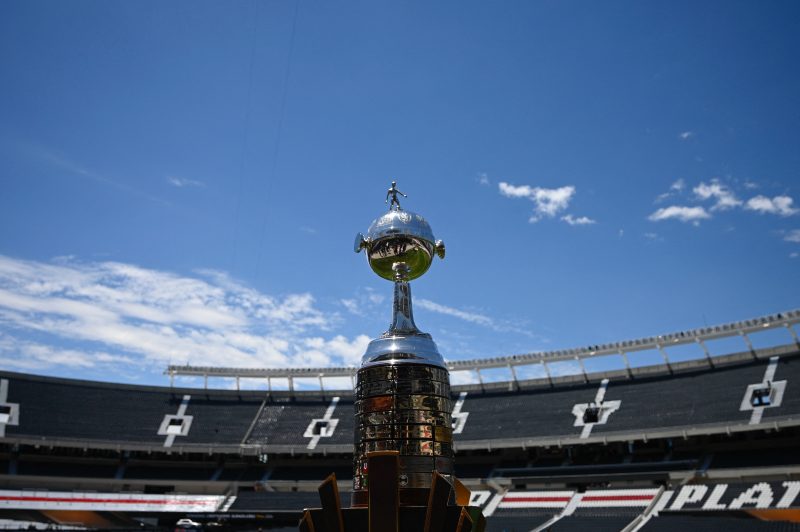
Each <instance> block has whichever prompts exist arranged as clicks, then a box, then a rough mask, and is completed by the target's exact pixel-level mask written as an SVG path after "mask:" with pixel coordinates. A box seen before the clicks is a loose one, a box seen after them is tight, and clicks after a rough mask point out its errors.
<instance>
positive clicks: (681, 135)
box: [678, 131, 694, 140]
mask: <svg viewBox="0 0 800 532" xmlns="http://www.w3.org/2000/svg"><path fill="white" fill-rule="evenodd" d="M692 137H694V131H682V132H680V133H678V138H680V139H681V140H689V139H690V138H692Z"/></svg>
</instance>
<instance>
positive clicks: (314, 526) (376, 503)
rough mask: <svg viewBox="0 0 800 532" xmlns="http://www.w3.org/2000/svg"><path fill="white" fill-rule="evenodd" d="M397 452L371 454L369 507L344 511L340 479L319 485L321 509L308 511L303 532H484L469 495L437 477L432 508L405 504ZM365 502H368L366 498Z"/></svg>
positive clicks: (332, 478)
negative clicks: (402, 502)
mask: <svg viewBox="0 0 800 532" xmlns="http://www.w3.org/2000/svg"><path fill="white" fill-rule="evenodd" d="M398 456H399V453H398V452H397V451H380V452H374V453H369V454H368V455H367V464H368V465H367V470H368V472H369V487H368V504H367V505H366V506H357V507H353V508H345V509H342V508H341V503H340V498H339V488H338V486H337V484H336V476H335V475H331V476H329V477H328V478H327V479H325V481H324V482H323V483H322V484H321V485H320V487H319V494H320V500H321V503H322V508H315V509H306V510H305V511H304V512H303V519H302V520H301V521H300V532H484V529H485V527H486V519H485V518H484V517H483V513H482V512H481V509H480V508H479V507H477V506H468V504H469V496H470V493H469V490H467V489H466V488H465V487H464V486H463V484H461V483H460V482H458V480H456V481H455V487H454V486H453V485H452V484H451V483H450V482H449V481H448V480H447V478H445V477H443V476H442V475H440V474H439V473H437V472H433V479H432V483H431V489H430V490H429V493H428V504H427V506H421V505H420V506H416V505H415V506H410V505H408V506H407V505H403V504H401V500H400V497H399V490H398V485H399V484H398V464H399V462H398ZM362 498H363V497H362Z"/></svg>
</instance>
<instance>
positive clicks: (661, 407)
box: [0, 356, 800, 454]
mask: <svg viewBox="0 0 800 532" xmlns="http://www.w3.org/2000/svg"><path fill="white" fill-rule="evenodd" d="M768 365H769V361H768V360H756V361H752V362H746V363H739V364H735V365H730V366H724V367H717V368H713V369H696V370H694V371H687V372H684V373H681V374H676V375H661V376H655V377H644V378H637V379H617V380H612V381H610V382H608V383H607V384H606V385H605V387H604V389H605V399H604V402H603V403H601V405H602V404H607V403H612V402H618V407H617V408H616V409H615V410H614V411H613V412H611V413H610V414H608V416H607V419H606V420H605V421H604V422H600V423H596V424H592V425H591V427H589V428H591V431H587V430H586V428H587V427H586V426H585V425H584V426H576V423H578V422H579V419H578V417H579V416H577V415H576V414H575V412H574V410H575V408H576V405H579V406H580V405H588V404H590V403H591V402H592V401H593V400H594V398H595V396H596V394H597V392H598V388H599V387H600V386H601V385H600V384H599V383H596V382H595V383H583V384H577V385H576V384H567V385H560V386H554V387H549V388H542V389H532V390H522V391H517V392H484V393H474V392H471V393H469V394H468V395H467V396H466V400H465V401H464V403H463V407H462V408H463V410H464V411H466V412H468V413H469V421H468V422H466V423H465V424H464V427H463V430H462V432H461V433H460V434H457V435H456V437H455V441H456V447H457V448H458V449H479V448H498V447H520V446H521V445H522V444H525V445H548V444H558V443H566V442H569V443H575V442H578V441H580V440H587V441H597V440H602V441H614V440H618V441H628V440H638V439H644V438H647V437H663V436H665V435H666V436H669V435H672V436H677V435H682V433H683V431H685V430H688V431H695V432H698V431H700V432H708V431H709V430H712V429H715V430H717V431H719V432H726V431H727V429H726V427H731V426H738V427H737V429H736V430H750V428H749V427H748V426H749V425H751V423H750V422H751V416H752V411H750V410H742V409H741V403H742V398H743V396H744V394H745V391H746V390H747V388H748V386H749V385H752V384H754V383H759V382H761V380H762V378H763V376H764V373H765V370H766V369H767V367H768ZM0 376H2V378H5V379H7V380H8V381H9V387H8V390H9V391H8V397H9V401H13V402H15V403H18V404H19V405H21V406H20V415H19V424H18V425H16V426H7V427H6V431H5V432H6V438H7V439H15V438H18V439H20V440H27V441H38V442H42V441H50V440H54V443H60V444H66V443H68V442H70V441H72V442H77V444H79V445H82V444H83V443H85V442H87V441H96V442H98V443H101V442H106V443H113V444H114V445H115V446H122V447H126V448H130V449H142V448H144V449H153V448H157V447H164V446H167V443H168V442H169V440H170V436H169V435H168V433H165V432H164V430H162V427H161V425H162V424H163V423H164V422H165V419H166V418H167V417H170V416H171V417H173V418H174V417H179V416H177V412H178V411H179V409H180V408H181V403H182V402H185V403H186V407H185V409H184V411H183V418H186V419H188V420H189V421H190V423H188V427H187V428H186V430H185V434H181V433H180V431H178V432H177V433H176V434H175V435H174V436H173V437H172V440H171V442H170V443H169V445H168V446H173V447H176V448H178V449H181V450H191V449H193V448H194V449H196V448H205V449H209V448H210V449H213V450H215V451H217V452H229V453H236V454H238V453H240V452H241V450H242V449H243V448H251V449H252V448H259V449H264V450H266V451H271V450H272V451H274V450H278V451H287V450H288V451H292V450H294V451H302V452H304V453H306V452H309V451H310V452H319V453H323V454H324V453H327V452H342V451H347V449H348V448H349V446H350V445H352V430H353V402H352V396H348V395H345V394H349V392H342V398H341V399H340V400H339V401H338V403H337V406H336V408H335V410H334V413H333V418H334V419H336V421H337V423H338V425H337V426H336V427H335V430H334V431H333V432H332V434H331V435H330V436H325V437H321V438H319V442H318V444H317V445H316V447H315V448H314V449H310V448H309V447H308V445H309V442H310V437H309V436H308V435H306V430H307V429H308V428H309V425H310V424H311V423H312V420H314V419H320V418H322V417H323V415H324V413H325V411H326V409H328V407H329V406H330V403H331V400H330V398H321V397H320V396H319V394H313V395H311V396H309V394H308V392H306V393H305V395H304V394H303V393H302V392H300V393H298V392H295V393H292V392H272V393H271V394H269V396H265V394H264V393H263V392H254V391H241V392H223V391H217V392H214V393H210V392H205V391H203V392H200V393H198V390H191V389H164V388H147V387H133V386H118V385H106V384H100V383H84V382H80V381H67V380H63V379H50V378H44V377H31V376H28V375H21V374H13V373H0ZM775 378H776V379H780V380H781V381H786V382H790V383H791V382H797V381H800V358H798V357H795V356H785V357H782V358H781V359H780V361H779V362H778V364H777V369H776V371H775ZM676 382H680V385H679V386H678V385H676ZM456 391H458V388H456ZM186 398H188V399H186ZM132 404H135V405H136V408H130V407H129V405H132ZM520 412H525V415H520ZM799 412H800V393H799V392H798V387H797V386H788V387H787V388H786V392H785V393H784V394H783V397H782V403H781V404H780V405H778V406H776V407H771V408H764V409H763V413H762V414H761V418H760V420H759V423H760V424H765V423H775V422H781V423H783V426H785V425H786V424H789V425H796V424H800V417H799V416H798V413H799ZM178 421H181V420H178ZM580 421H582V420H580ZM759 423H756V424H752V425H753V427H752V428H755V426H757V425H759Z"/></svg>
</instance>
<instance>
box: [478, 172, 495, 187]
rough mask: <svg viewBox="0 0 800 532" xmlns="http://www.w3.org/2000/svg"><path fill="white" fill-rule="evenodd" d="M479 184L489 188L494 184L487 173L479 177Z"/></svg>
mask: <svg viewBox="0 0 800 532" xmlns="http://www.w3.org/2000/svg"><path fill="white" fill-rule="evenodd" d="M478 183H480V184H481V185H484V186H487V187H488V186H489V185H491V184H492V183H491V181H489V176H488V175H487V174H486V173H482V174H480V175H478Z"/></svg>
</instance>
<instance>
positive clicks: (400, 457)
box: [300, 181, 485, 532]
mask: <svg viewBox="0 0 800 532" xmlns="http://www.w3.org/2000/svg"><path fill="white" fill-rule="evenodd" d="M398 195H400V196H403V197H407V196H406V195H405V194H403V193H402V192H400V191H399V190H398V189H397V183H396V182H394V181H393V182H392V186H391V188H389V190H388V191H387V193H386V203H387V204H388V205H389V210H388V212H386V213H384V214H383V215H382V216H380V217H379V218H377V219H376V220H375V221H373V222H372V225H370V227H369V230H368V231H367V234H366V236H365V235H362V234H361V233H358V235H356V241H355V246H354V249H355V251H356V253H359V252H361V251H362V250H363V251H365V252H366V255H367V261H368V262H369V265H370V268H372V271H374V272H375V273H376V274H377V275H378V276H380V277H382V278H384V279H387V280H389V281H392V282H394V304H393V306H392V310H393V311H392V322H391V325H390V327H389V330H387V331H386V332H385V333H383V334H382V335H381V336H380V337H379V338H376V339H374V340H372V341H371V342H370V343H369V345H368V347H367V351H366V353H365V354H364V356H363V357H362V359H361V367H360V368H359V370H358V374H357V380H356V388H355V415H356V428H355V435H354V436H355V437H354V452H353V467H354V472H353V496H352V507H351V508H349V509H344V510H342V509H341V508H340V503H339V494H338V490H337V488H336V482H335V477H334V476H333V475H331V476H330V477H328V479H327V480H326V481H325V482H323V484H322V485H321V486H320V489H319V491H320V498H321V500H322V506H323V507H322V509H316V510H306V512H305V513H304V516H303V520H302V521H301V524H300V528H301V530H313V531H316V532H362V531H363V532H367V531H370V532H405V531H409V532H411V531H414V532H420V531H424V532H470V531H472V532H482V530H483V528H484V526H485V519H484V518H483V515H482V514H481V512H480V509H479V508H477V507H470V506H469V498H470V493H469V490H467V489H466V488H465V487H464V486H463V485H462V484H461V483H460V482H459V481H458V480H457V479H456V478H455V477H454V476H453V428H452V420H451V412H452V398H451V394H450V377H449V372H448V370H447V366H446V365H445V363H444V359H443V358H442V355H440V354H439V350H438V349H437V347H436V343H435V342H434V341H433V339H432V338H431V335H429V334H427V333H424V332H421V331H420V330H419V329H418V328H417V326H416V324H415V323H414V314H413V311H412V305H411V286H410V284H409V283H410V281H412V280H414V279H417V278H418V277H420V276H422V275H423V274H425V272H427V271H428V269H429V268H430V266H431V263H432V262H433V259H434V256H435V255H438V256H439V257H440V258H442V259H443V258H444V256H445V246H444V243H443V242H442V241H441V240H436V239H435V238H434V236H433V231H432V230H431V226H430V225H429V224H428V222H427V221H426V220H425V218H423V217H422V216H420V215H419V214H415V213H413V212H410V211H406V210H403V208H402V207H401V206H400V201H399V199H398V197H397V196H398Z"/></svg>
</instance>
